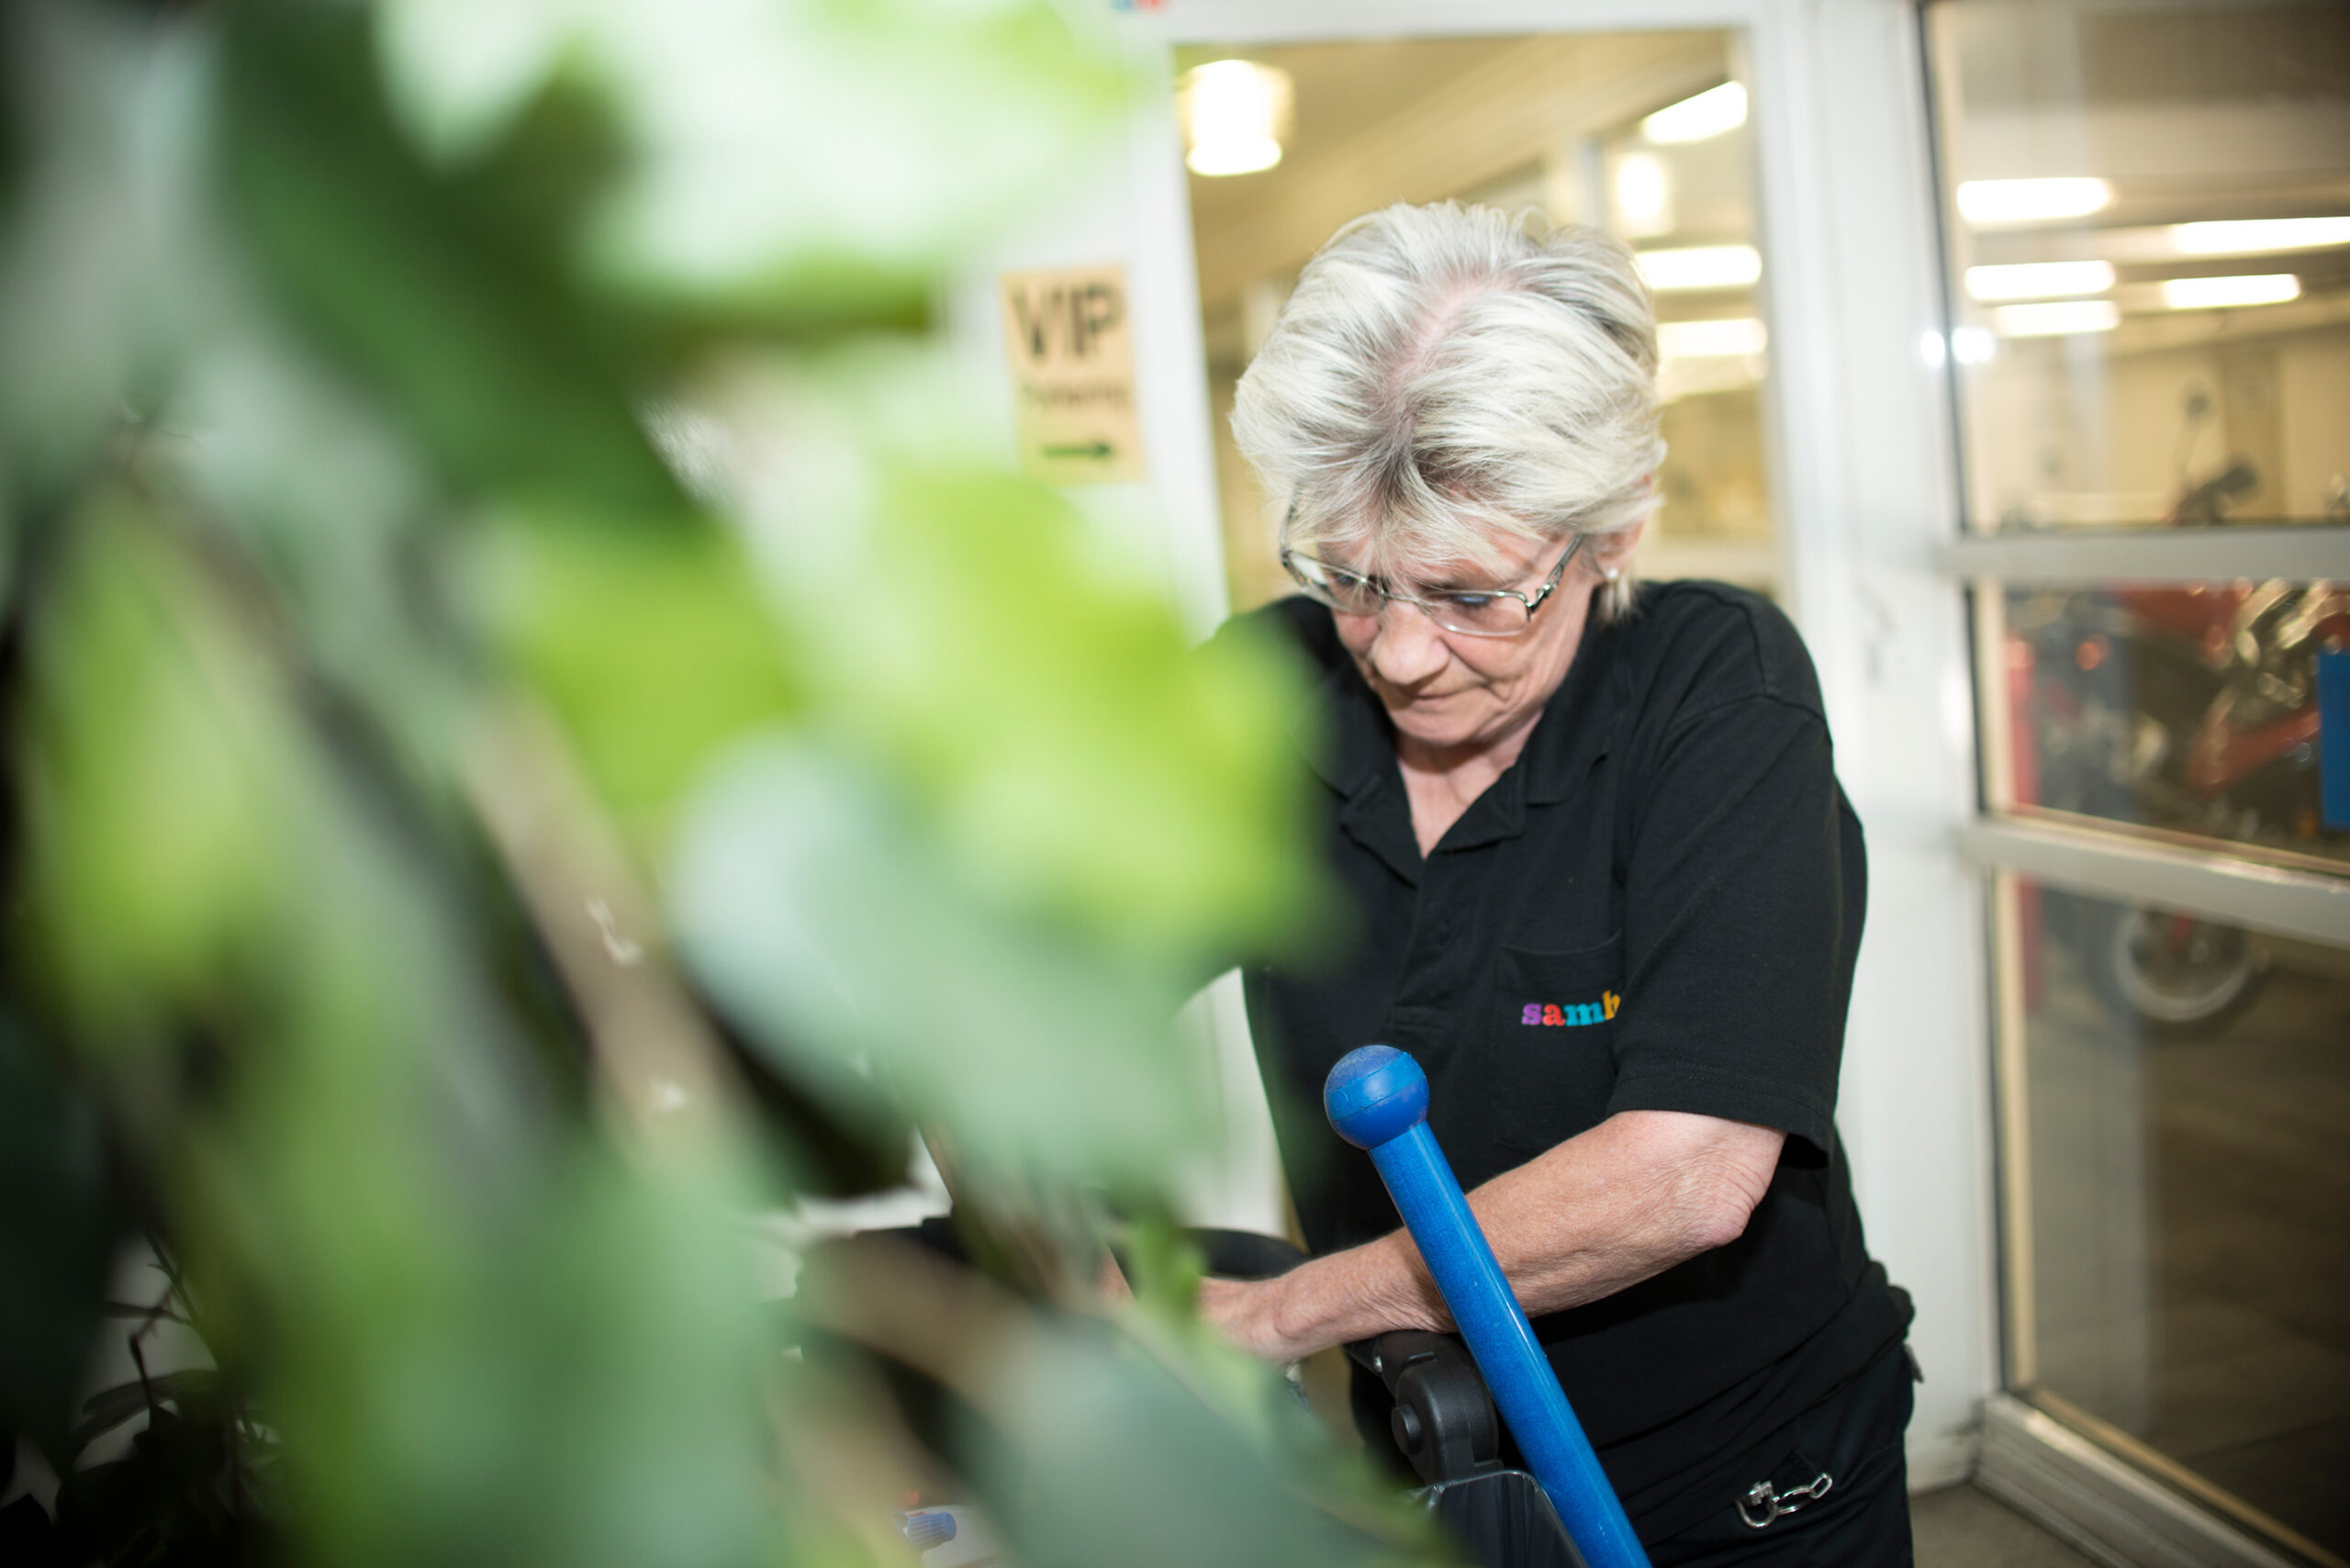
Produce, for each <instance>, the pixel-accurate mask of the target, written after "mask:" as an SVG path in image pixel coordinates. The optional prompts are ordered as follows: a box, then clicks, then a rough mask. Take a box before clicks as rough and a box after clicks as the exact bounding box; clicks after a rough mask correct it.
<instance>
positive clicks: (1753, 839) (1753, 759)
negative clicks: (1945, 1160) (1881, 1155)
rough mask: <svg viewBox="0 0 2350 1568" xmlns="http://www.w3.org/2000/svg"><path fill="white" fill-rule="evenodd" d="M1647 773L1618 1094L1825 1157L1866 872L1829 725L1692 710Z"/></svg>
mask: <svg viewBox="0 0 2350 1568" xmlns="http://www.w3.org/2000/svg"><path fill="white" fill-rule="evenodd" d="M1636 773H1637V777H1636V778H1635V779H1634V780H1633V783H1634V786H1635V787H1634V791H1633V795H1632V798H1633V800H1635V801H1637V802H1638V804H1637V806H1636V808H1635V809H1634V810H1633V811H1632V812H1628V815H1627V819H1626V823H1627V825H1626V827H1625V829H1624V832H1625V834H1626V835H1627V837H1628V843H1627V844H1624V845H1622V846H1619V848H1620V852H1621V856H1622V858H1621V860H1620V862H1619V863H1620V864H1621V865H1622V866H1623V867H1624V875H1625V885H1624V895H1623V896H1624V903H1623V908H1624V932H1623V940H1624V991H1623V1002H1622V1004H1621V1009H1620V1011H1619V1012H1618V1014H1617V1019H1616V1024H1617V1027H1616V1030H1615V1035H1614V1040H1613V1042H1612V1043H1613V1047H1614V1050H1615V1054H1616V1083H1615V1088H1614V1091H1613V1092H1612V1094H1611V1097H1610V1100H1609V1103H1608V1110H1609V1111H1610V1113H1611V1114H1612V1113H1614V1112H1617V1111H1631V1110H1659V1111H1687V1112H1694V1113H1697V1114H1704V1115H1712V1116H1722V1117H1726V1118H1729V1119H1731V1120H1735V1121H1743V1122H1753V1123H1757V1124H1759V1125H1762V1126H1772V1127H1777V1128H1779V1129H1781V1130H1782V1131H1784V1132H1785V1133H1787V1134H1789V1135H1790V1136H1791V1137H1796V1138H1800V1139H1802V1140H1804V1141H1805V1142H1806V1143H1807V1144H1808V1145H1810V1146H1811V1147H1810V1150H1809V1151H1807V1152H1808V1153H1809V1154H1810V1155H1811V1156H1813V1157H1815V1158H1818V1157H1823V1156H1824V1154H1825V1151H1826V1150H1827V1149H1828V1148H1829V1147H1830V1140H1831V1138H1832V1137H1833V1132H1832V1127H1833V1125H1834V1117H1835V1110H1836V1078H1837V1070H1838V1067H1839V1065H1840V1061H1841V1055H1842V1047H1843V1034H1844V1014H1845V1009H1846V1004H1847V1002H1849V1000H1850V994H1851V987H1852V956H1853V950H1854V948H1855V946H1856V945H1857V938H1858V935H1859V925H1860V921H1861V918H1862V910H1861V908H1860V907H1859V905H1860V903H1861V902H1862V897H1863V893H1862V888H1863V875H1862V868H1861V866H1860V865H1859V864H1858V859H1859V856H1860V844H1859V837H1858V834H1857V832H1853V833H1851V834H1848V833H1847V828H1848V825H1849V823H1850V808H1849V807H1848V806H1847V805H1846V804H1845V802H1844V799H1843V794H1842V791H1841V790H1840V789H1839V787H1838V785H1837V782H1836V775H1835V768H1834V763H1833V757H1832V755H1831V752H1830V743H1829V737H1828V730H1827V726H1826V724H1825V723H1824V722H1822V721H1821V719H1820V717H1819V715H1818V713H1817V712H1815V711H1812V710H1811V709H1810V708H1808V707H1807V706H1802V705H1798V704H1795V703H1790V702H1786V701H1783V700H1778V699H1776V698H1774V697H1770V696H1762V695H1756V696H1752V697H1747V698H1742V699H1740V700H1735V701H1731V702H1728V703H1725V704H1723V705H1721V706H1718V707H1714V708H1711V709H1709V710H1707V711H1702V712H1698V713H1695V714H1684V715H1681V716H1679V717H1677V718H1676V721H1675V722H1674V723H1673V727H1672V729H1671V730H1670V731H1668V732H1667V734H1665V736H1664V737H1663V739H1662V743H1661V744H1660V745H1658V747H1657V750H1656V754H1655V756H1654V757H1653V759H1652V760H1651V761H1650V762H1649V763H1648V765H1647V766H1645V767H1637V769H1636Z"/></svg>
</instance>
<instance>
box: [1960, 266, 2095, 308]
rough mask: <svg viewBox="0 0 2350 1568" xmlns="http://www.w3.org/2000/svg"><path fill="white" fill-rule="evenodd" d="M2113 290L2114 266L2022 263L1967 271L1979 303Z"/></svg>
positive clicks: (1971, 290)
mask: <svg viewBox="0 0 2350 1568" xmlns="http://www.w3.org/2000/svg"><path fill="white" fill-rule="evenodd" d="M2112 286H2113V263H2111V262H2023V263H2018V264H2017V265H2014V266H2005V267H1969V268H1967V269H1966V292H1967V293H1968V294H1970V295H1972V296H1974V297H1975V298H1977V299H2054V298H2059V297H2063V296H2065V295H2067V294H2103V293H2104V292H2105V291H2106V290H2107V289H2109V288H2111V287H2112Z"/></svg>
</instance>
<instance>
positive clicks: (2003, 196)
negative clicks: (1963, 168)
mask: <svg viewBox="0 0 2350 1568" xmlns="http://www.w3.org/2000/svg"><path fill="white" fill-rule="evenodd" d="M2112 205H2113V186H2112V185H2111V184H2110V183H2109V182H2108V181H2105V180H2099V179H2093V178H2090V177H2088V176H2086V175H2080V176H2068V177H2066V178H2064V179H2056V180H1967V181H1964V182H1963V183H1962V184H1961V185H1959V187H1958V211H1959V216H1961V217H1963V218H1965V219H1966V221H1967V222H1969V223H1975V224H1992V223H2046V222H2050V221H2052V220H2053V219H2056V218H2086V217H2087V216H2088V215H2089V214H2090V213H2092V212H2102V211H2104V210H2105V209H2106V208H2107V207H2110V206H2112Z"/></svg>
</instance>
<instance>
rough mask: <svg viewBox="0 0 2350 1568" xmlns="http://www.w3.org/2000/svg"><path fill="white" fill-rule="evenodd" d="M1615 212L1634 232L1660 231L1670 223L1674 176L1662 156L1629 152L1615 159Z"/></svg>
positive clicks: (1670, 224)
mask: <svg viewBox="0 0 2350 1568" xmlns="http://www.w3.org/2000/svg"><path fill="white" fill-rule="evenodd" d="M1616 215H1617V217H1618V218H1621V219H1623V222H1624V227H1625V228H1626V229H1628V230H1630V231H1631V232H1632V233H1634V234H1659V233H1662V232H1663V231H1664V230H1668V229H1670V228H1672V227H1673V177H1672V176H1671V175H1670V174H1666V173H1665V172H1664V162H1663V160H1662V159H1660V158H1658V157H1656V156H1655V155H1653V154H1651V153H1647V152H1632V153H1628V154H1626V155H1625V157H1624V158H1623V159H1621V160H1620V161H1619V162H1617V165H1616Z"/></svg>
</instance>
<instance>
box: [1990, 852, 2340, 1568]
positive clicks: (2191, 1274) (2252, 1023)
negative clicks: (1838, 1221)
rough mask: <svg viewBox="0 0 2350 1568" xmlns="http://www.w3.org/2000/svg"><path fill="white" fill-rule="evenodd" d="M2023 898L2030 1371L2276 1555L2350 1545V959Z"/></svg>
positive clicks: (2079, 1416) (2052, 1398)
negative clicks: (2277, 1549) (2255, 1533)
mask: <svg viewBox="0 0 2350 1568" xmlns="http://www.w3.org/2000/svg"><path fill="white" fill-rule="evenodd" d="M2005 893H2006V898H2005V913H2006V916H2007V921H2008V925H2009V940H2010V942H2011V944H2012V947H2013V951H2014V957H2015V963H2014V966H2013V967H2014V970H2015V974H2014V980H2015V983H2016V985H2017V988H2018V991H2019V994H2018V996H2017V997H2016V998H2015V1001H2016V1002H2017V1003H2018V1004H2019V1007H2018V1011H2019V1013H2020V1020H2021V1024H2022V1029H2021V1038H2020V1043H2019V1044H2020V1050H2019V1053H2018V1054H2019V1055H2020V1061H2019V1062H2017V1063H2015V1064H2014V1065H2015V1067H2016V1068H2017V1069H2018V1070H2020V1077H2021V1091H2022V1092H2021V1095H2020V1100H2021V1103H2022V1106H2023V1110H2024V1115H2023V1120H2024V1123H2025V1126H2024V1127H2023V1128H2022V1129H2021V1131H2022V1134H2023V1137H2024V1138H2025V1140H2026V1149H2025V1153H2026V1155H2027V1162H2026V1164H2025V1166H2024V1167H2023V1169H2025V1170H2027V1171H2028V1176H2027V1177H2026V1178H2025V1180H2024V1182H2023V1183H2022V1193H2021V1194H2020V1196H2021V1197H2022V1199H2023V1201H2022V1203H2021V1204H2020V1208H2021V1210H2022V1212H2021V1214H2020V1215H2018V1216H2017V1218H2018V1219H2019V1220H2020V1222H2021V1225H2022V1227H2023V1229H2024V1232H2025V1237H2026V1238H2027V1240H2028V1245H2026V1246H2024V1247H2022V1248H2021V1249H2018V1251H2017V1253H2016V1255H2015V1256H2016V1261H2017V1268H2016V1273H2017V1276H2018V1277H2017V1279H2016V1284H2017V1286H2018V1287H2019V1288H2018V1295H2019V1300H2018V1302H2017V1304H2016V1312H2015V1315H2014V1316H2015V1318H2016V1323H2015V1325H2014V1326H2015V1327H2017V1328H2018V1329H2019V1330H2020V1332H2019V1333H2018V1335H2017V1336H2016V1338H2015V1339H2014V1340H2013V1341H2012V1343H2011V1347H2010V1357H2011V1361H2012V1363H2013V1366H2012V1371H2013V1373H2014V1376H2015V1381H2016V1382H2017V1383H2018V1385H2019V1387H2020V1389H2021V1390H2022V1391H2023V1392H2025V1393H2026V1394H2029V1395H2031V1396H2032V1397H2034V1398H2036V1399H2038V1400H2039V1401H2040V1402H2041V1403H2042V1404H2043V1405H2044V1406H2049V1407H2051V1408H2053V1409H2054V1410H2055V1411H2057V1412H2058V1413H2059V1414H2061V1415H2064V1416H2065V1417H2069V1418H2071V1419H2072V1420H2074V1421H2075V1422H2076V1424H2079V1425H2082V1426H2085V1427H2087V1428H2089V1429H2090V1430H2092V1431H2094V1432H2096V1433H2097V1434H2098V1435H2099V1436H2101V1437H2104V1438H2105V1439H2107V1440H2108V1441H2109V1442H2112V1443H2114V1444H2116V1445H2117V1446H2119V1447H2121V1448H2122V1449H2123V1450H2125V1451H2131V1452H2132V1453H2133V1454H2134V1455H2135V1456H2136V1457H2138V1458H2140V1459H2141V1460H2142V1461H2143V1462H2146V1463H2147V1464H2148V1465H2149V1467H2150V1468H2153V1469H2154V1470H2155V1471H2156V1472H2157V1473H2162V1474H2164V1475H2165V1478H2166V1479H2168V1480H2171V1481H2173V1482H2174V1483H2176V1484H2181V1485H2182V1486H2184V1487H2185V1488H2186V1489H2188V1490H2189V1491H2190V1492H2193V1493H2195V1494H2196V1495H2199V1496H2201V1497H2202V1498H2203V1499H2204V1500H2205V1501H2207V1502H2209V1503H2211V1504H2213V1505H2214V1506H2218V1507H2219V1508H2221V1510H2222V1511H2223V1512H2226V1513H2229V1514H2233V1515H2234V1516H2235V1517H2236V1518H2238V1519H2239V1520H2240V1521H2241V1522H2244V1523H2249V1524H2252V1525H2254V1526H2255V1528H2258V1529H2262V1530H2263V1531H2264V1533H2266V1534H2268V1535H2269V1536H2271V1537H2272V1538H2274V1539H2276V1540H2278V1541H2279V1543H2280V1544H2284V1545H2286V1546H2288V1547H2293V1548H2296V1549H2299V1550H2301V1551H2303V1552H2304V1554H2305V1555H2311V1556H2317V1557H2319V1558H2320V1560H2323V1558H2322V1554H2323V1553H2326V1552H2332V1553H2334V1554H2337V1555H2339V1554H2343V1553H2345V1552H2350V1486H2345V1485H2344V1480H2343V1478H2344V1477H2345V1476H2350V1226H2345V1225H2344V1216H2346V1215H2350V1142H2345V1140H2344V1137H2343V1130H2344V1127H2345V1126H2350V952H2345V951H2343V950H2340V949H2335V948H2329V947H2323V946H2313V945H2311V944H2307V943H2299V942H2290V941H2286V940H2283V939H2281V938H2273V937H2266V936H2262V935H2258V934H2256V933H2251V932H2246V931H2244V930H2241V929H2238V928H2235V927H2233V926H2227V925H2221V924H2214V923H2212V922H2209V921H2205V920H2200V919H2198V918H2196V917H2195V916H2194V915H2192V914H2188V913H2181V912H2177V911H2173V910H2165V909H2155V908H2148V907H2144V906H2140V905H2131V904H2121V903H2114V902H2106V901H2103V900H2098V899H2090V898H2080V897H2076V896H2073V895H2070V894H2067V893H2064V892H2059V891H2056V890H2052V889H2047V888H2042V887H2040V886H2037V885H2035V884H2033V883H2031V882H2029V881H2025V880H2022V879H2010V880H2008V881H2007V882H2006V884H2005ZM2311 1547H2315V1548H2316V1549H2317V1551H2315V1552H2314V1553H2312V1552H2310V1551H2308V1549H2309V1548H2311Z"/></svg>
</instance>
